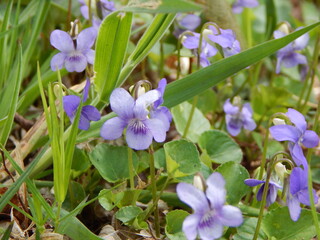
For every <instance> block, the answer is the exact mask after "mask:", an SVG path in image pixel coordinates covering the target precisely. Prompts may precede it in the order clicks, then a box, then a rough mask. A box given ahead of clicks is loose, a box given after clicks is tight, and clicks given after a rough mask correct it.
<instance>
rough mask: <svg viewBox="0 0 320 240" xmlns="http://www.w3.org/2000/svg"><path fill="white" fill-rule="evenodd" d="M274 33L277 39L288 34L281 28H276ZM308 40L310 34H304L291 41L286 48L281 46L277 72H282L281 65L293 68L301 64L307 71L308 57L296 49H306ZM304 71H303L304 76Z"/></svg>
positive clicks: (278, 53)
mask: <svg viewBox="0 0 320 240" xmlns="http://www.w3.org/2000/svg"><path fill="white" fill-rule="evenodd" d="M298 29H300V28H297V30H298ZM273 35H274V38H275V39H277V38H281V37H284V36H286V35H287V34H285V33H284V32H282V31H280V30H276V31H274V33H273ZM308 42H309V35H308V34H304V35H302V36H301V37H299V38H297V39H296V40H294V41H293V42H291V43H289V44H288V45H287V46H285V47H284V48H281V49H280V50H279V51H278V52H277V67H276V73H277V74H279V73H280V67H281V66H284V67H286V68H292V67H295V66H297V65H299V64H301V65H303V66H304V69H303V71H304V72H305V71H306V68H307V64H308V61H307V58H306V57H305V56H304V55H302V54H300V53H297V52H296V51H299V50H302V49H304V48H305V47H306V46H307V44H308ZM304 72H302V73H301V76H302V77H303V74H304Z"/></svg>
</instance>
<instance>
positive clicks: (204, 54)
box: [182, 33, 218, 67]
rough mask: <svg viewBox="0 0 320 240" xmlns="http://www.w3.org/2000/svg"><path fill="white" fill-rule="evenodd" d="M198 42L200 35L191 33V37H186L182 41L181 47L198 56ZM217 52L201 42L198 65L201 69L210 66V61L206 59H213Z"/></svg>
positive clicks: (206, 43)
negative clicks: (192, 51)
mask: <svg viewBox="0 0 320 240" xmlns="http://www.w3.org/2000/svg"><path fill="white" fill-rule="evenodd" d="M199 41H200V34H199V33H193V35H187V36H186V37H185V39H183V40H182V45H183V46H184V47H185V48H188V49H191V50H194V54H195V55H197V54H198V52H197V51H198V50H197V49H198V47H199ZM217 52H218V50H217V49H216V48H215V47H214V46H212V45H210V44H209V43H208V42H206V41H205V40H204V39H203V40H202V44H201V53H200V65H201V66H202V67H207V66H209V65H210V61H209V59H208V58H210V57H213V56H214V55H216V54H217Z"/></svg>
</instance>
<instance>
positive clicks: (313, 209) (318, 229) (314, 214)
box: [307, 35, 320, 238]
mask: <svg viewBox="0 0 320 240" xmlns="http://www.w3.org/2000/svg"><path fill="white" fill-rule="evenodd" d="M318 36H319V35H318ZM318 40H319V39H318ZM319 116H320V101H318V107H317V113H316V116H315V120H314V125H313V131H316V130H317V125H318V119H319ZM311 156H312V148H309V149H308V153H307V161H308V192H309V199H310V208H311V213H312V218H313V223H314V226H315V228H316V232H317V236H318V238H319V237H320V227H319V221H318V216H317V215H318V214H317V209H316V207H315V203H314V197H313V191H312V189H313V187H312V172H311Z"/></svg>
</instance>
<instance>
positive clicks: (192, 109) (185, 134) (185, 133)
mask: <svg viewBox="0 0 320 240" xmlns="http://www.w3.org/2000/svg"><path fill="white" fill-rule="evenodd" d="M198 99H199V96H198V95H197V96H195V97H194V98H193V102H192V107H191V111H190V114H189V118H188V121H187V124H186V128H185V129H184V131H183V135H182V137H183V138H186V136H187V134H188V131H189V128H190V126H191V122H192V117H193V114H194V110H195V109H196V106H197V103H198Z"/></svg>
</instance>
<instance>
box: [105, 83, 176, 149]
mask: <svg viewBox="0 0 320 240" xmlns="http://www.w3.org/2000/svg"><path fill="white" fill-rule="evenodd" d="M162 84H163V81H162V82H161V85H160V87H159V89H155V90H151V91H148V92H146V93H145V94H143V95H141V96H139V97H138V98H137V99H136V100H135V99H133V97H132V96H131V95H130V94H129V93H128V92H127V91H126V90H125V89H123V88H116V89H115V90H114V91H113V92H112V93H111V96H110V106H111V108H112V110H113V111H114V112H115V113H116V114H117V115H118V116H117V117H114V118H112V119H109V120H107V121H106V122H105V123H104V124H103V126H102V128H101V132H100V134H101V136H102V137H103V138H104V139H106V140H114V139H117V138H119V137H121V135H122V132H123V130H124V129H125V128H127V131H126V140H127V143H128V146H129V147H130V148H133V149H135V150H144V149H147V148H148V147H149V146H150V145H151V143H152V139H154V140H155V141H157V142H163V141H164V140H165V138H166V132H167V130H168V129H169V126H168V125H169V124H170V123H169V124H168V122H169V116H170V117H171V114H170V113H166V112H165V109H166V108H164V107H159V105H158V104H159V103H160V102H162V101H163V100H161V99H162V92H161V91H162V90H163V91H164V87H165V85H164V86H163V85H162ZM159 100H160V102H158V101H159ZM154 106H156V107H154ZM163 108H164V109H163ZM161 109H163V110H161ZM151 112H153V114H151ZM149 114H150V117H149ZM170 121H171V119H170Z"/></svg>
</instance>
